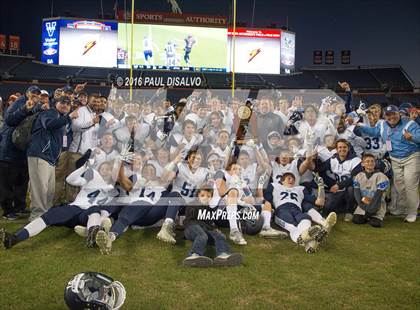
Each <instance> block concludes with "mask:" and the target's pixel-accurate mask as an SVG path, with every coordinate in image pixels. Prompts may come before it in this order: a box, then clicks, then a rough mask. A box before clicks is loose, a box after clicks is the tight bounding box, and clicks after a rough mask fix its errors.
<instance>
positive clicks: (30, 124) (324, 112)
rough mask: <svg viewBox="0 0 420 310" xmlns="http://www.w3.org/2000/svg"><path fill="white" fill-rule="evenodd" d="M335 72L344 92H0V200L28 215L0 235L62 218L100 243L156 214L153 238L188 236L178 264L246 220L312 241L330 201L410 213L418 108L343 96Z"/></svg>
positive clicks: (331, 216) (12, 242)
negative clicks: (3, 95)
mask: <svg viewBox="0 0 420 310" xmlns="http://www.w3.org/2000/svg"><path fill="white" fill-rule="evenodd" d="M339 84H340V86H341V87H342V88H343V90H344V92H345V95H344V100H343V99H341V98H340V97H338V96H337V97H334V96H326V97H323V98H318V99H314V98H313V97H309V96H305V95H302V94H301V93H300V94H298V95H296V94H295V95H293V96H292V95H287V94H282V93H281V92H279V91H273V92H272V95H270V96H260V97H258V99H249V98H239V97H234V98H233V99H232V98H230V97H228V96H223V95H222V94H225V93H226V92H223V93H220V94H219V93H218V92H217V91H210V90H207V91H206V90H195V91H193V92H192V94H191V95H190V96H189V97H188V98H183V99H180V100H179V102H177V103H176V104H172V103H171V101H170V100H168V99H167V98H166V93H165V92H164V91H163V90H161V89H160V90H158V91H157V92H156V93H155V94H154V95H153V96H151V97H148V98H139V99H135V100H131V101H130V100H128V98H127V97H126V96H125V95H121V94H119V92H118V91H116V90H115V89H112V90H111V93H110V95H109V97H105V96H101V95H100V94H95V93H90V94H88V93H86V91H85V90H84V86H85V84H79V85H77V86H76V87H75V88H74V89H73V88H70V87H65V88H63V89H57V90H55V92H54V93H53V94H49V93H48V92H47V91H45V90H41V89H39V88H38V87H37V86H31V87H29V88H28V89H27V90H26V92H25V93H24V94H14V95H12V96H10V97H9V99H8V100H6V101H4V102H2V104H1V107H2V109H3V111H2V113H1V114H0V115H1V120H2V124H1V125H0V126H1V135H0V139H1V140H0V205H1V207H2V209H3V218H5V219H7V220H10V221H12V220H15V219H16V218H18V217H19V216H24V215H27V216H29V220H30V222H29V223H28V224H27V225H25V226H24V227H23V228H21V229H19V230H18V231H16V232H14V233H11V232H8V231H6V230H5V229H4V228H0V242H1V244H0V246H1V247H2V248H4V249H11V248H13V247H14V246H17V245H18V244H19V243H20V242H22V241H24V240H27V239H28V238H31V237H34V236H36V235H37V234H39V233H40V232H42V231H43V230H45V229H46V228H47V227H50V226H66V227H70V228H72V229H74V231H75V232H76V233H77V234H78V235H80V236H82V237H84V238H85V240H86V241H85V244H86V246H87V247H92V248H93V247H98V248H99V250H100V252H101V253H102V254H110V253H111V252H112V249H113V248H114V249H115V247H118V242H117V240H118V239H119V238H122V237H123V234H124V232H125V231H127V229H129V228H133V229H143V228H145V227H149V226H153V227H155V226H160V227H161V228H160V231H159V232H158V234H157V238H158V239H159V240H161V241H163V242H167V243H170V244H176V241H177V237H178V238H179V237H181V230H183V233H182V234H183V237H184V238H186V239H187V240H191V241H192V246H191V249H190V251H189V253H188V255H187V257H186V258H185V259H184V261H183V264H184V265H185V266H200V267H204V266H210V265H216V266H235V265H238V264H240V263H241V262H242V259H243V257H242V255H241V254H240V253H233V252H232V250H231V247H230V246H229V242H233V243H234V244H237V245H242V246H245V245H246V244H247V240H246V239H247V238H246V235H247V234H250V235H252V234H258V235H260V236H261V237H264V238H287V237H290V239H291V240H292V241H293V242H294V243H296V244H297V245H299V246H302V248H303V249H304V250H305V251H306V252H307V253H314V252H316V251H318V250H319V248H320V245H322V242H325V240H326V238H327V237H328V235H329V234H330V233H331V231H332V229H333V226H334V225H335V224H336V221H337V214H343V219H344V221H345V222H349V225H350V223H351V222H352V223H354V224H368V225H371V226H372V227H375V228H379V227H383V225H384V217H385V215H386V214H387V213H390V214H392V215H403V219H404V222H406V223H413V222H415V221H416V218H417V208H418V205H419V192H418V187H419V178H420V122H419V120H420V119H419V116H418V113H419V108H418V107H416V106H413V105H412V104H410V103H404V104H402V105H400V106H399V107H397V106H394V105H381V104H379V103H377V104H370V105H368V104H365V103H362V102H356V100H353V98H352V92H351V89H350V85H349V84H348V83H346V82H342V83H339ZM239 132H240V134H239ZM28 185H29V190H28ZM28 192H29V198H30V206H27V203H26V197H27V193H28ZM221 228H224V229H226V231H228V238H226V237H225V235H224V233H223V230H224V229H221ZM228 239H229V240H230V241H228ZM209 245H214V246H215V248H216V257H215V258H214V259H211V258H209V257H207V256H206V255H205V252H206V248H207V246H209Z"/></svg>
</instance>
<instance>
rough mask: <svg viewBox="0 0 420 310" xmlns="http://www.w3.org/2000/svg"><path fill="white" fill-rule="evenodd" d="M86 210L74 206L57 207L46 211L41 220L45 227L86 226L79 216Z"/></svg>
mask: <svg viewBox="0 0 420 310" xmlns="http://www.w3.org/2000/svg"><path fill="white" fill-rule="evenodd" d="M85 211H86V210H84V209H81V208H79V207H78V206H75V205H59V206H55V207H52V208H50V209H48V211H47V212H45V213H44V214H43V215H41V218H42V219H43V220H44V222H45V224H46V225H47V226H67V227H70V228H72V227H74V226H76V225H86V222H87V217H86V221H84V219H83V217H82V216H81V214H82V213H83V212H85Z"/></svg>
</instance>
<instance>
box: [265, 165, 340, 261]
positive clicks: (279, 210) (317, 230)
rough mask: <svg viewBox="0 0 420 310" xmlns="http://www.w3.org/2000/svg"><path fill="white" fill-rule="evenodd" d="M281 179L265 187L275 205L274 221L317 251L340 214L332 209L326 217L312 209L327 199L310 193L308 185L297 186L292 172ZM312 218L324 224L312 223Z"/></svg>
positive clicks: (292, 237) (298, 241) (302, 243)
mask: <svg viewBox="0 0 420 310" xmlns="http://www.w3.org/2000/svg"><path fill="white" fill-rule="evenodd" d="M281 182H282V183H281V184H279V183H277V182H273V183H271V184H270V185H269V186H268V187H267V189H266V190H265V191H264V198H265V199H266V201H267V202H269V203H270V204H271V205H272V206H273V207H274V208H275V222H276V223H277V224H278V225H279V226H281V227H283V228H284V229H286V230H287V231H289V233H290V238H291V239H292V241H293V242H295V243H297V244H299V245H302V246H304V247H305V251H306V252H307V253H314V252H316V251H317V250H318V246H319V243H320V242H321V241H323V239H324V238H325V236H326V235H327V234H328V233H329V232H330V231H331V229H332V227H333V226H334V224H335V222H336V218H337V216H336V214H335V213H331V214H330V215H329V216H328V217H327V219H325V220H324V219H323V218H322V216H321V215H320V214H319V213H318V214H317V212H312V211H311V210H314V209H313V205H317V206H320V207H322V206H323V204H324V200H323V198H322V197H318V198H316V197H315V196H313V195H310V193H309V192H308V191H307V189H305V187H303V186H296V178H295V176H294V174H293V173H291V172H286V173H284V174H283V176H282V178H281ZM312 221H314V222H319V223H320V224H321V225H322V227H321V226H319V225H312Z"/></svg>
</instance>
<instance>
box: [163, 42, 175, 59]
mask: <svg viewBox="0 0 420 310" xmlns="http://www.w3.org/2000/svg"><path fill="white" fill-rule="evenodd" d="M165 52H166V57H174V56H175V52H176V45H175V43H168V44H166V46H165Z"/></svg>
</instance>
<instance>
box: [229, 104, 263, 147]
mask: <svg viewBox="0 0 420 310" xmlns="http://www.w3.org/2000/svg"><path fill="white" fill-rule="evenodd" d="M233 128H235V129H236V144H239V145H242V144H245V143H246V142H247V141H249V140H253V142H254V143H255V144H256V143H257V140H258V128H257V117H256V114H255V113H254V111H253V106H252V101H251V99H247V100H246V103H245V105H241V106H240V107H239V108H238V111H237V112H236V114H235V116H234V118H233Z"/></svg>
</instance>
